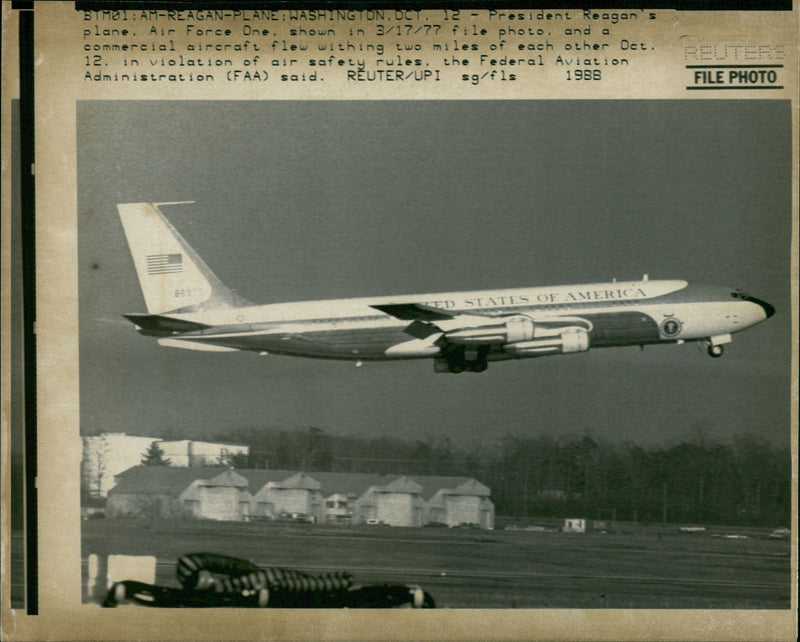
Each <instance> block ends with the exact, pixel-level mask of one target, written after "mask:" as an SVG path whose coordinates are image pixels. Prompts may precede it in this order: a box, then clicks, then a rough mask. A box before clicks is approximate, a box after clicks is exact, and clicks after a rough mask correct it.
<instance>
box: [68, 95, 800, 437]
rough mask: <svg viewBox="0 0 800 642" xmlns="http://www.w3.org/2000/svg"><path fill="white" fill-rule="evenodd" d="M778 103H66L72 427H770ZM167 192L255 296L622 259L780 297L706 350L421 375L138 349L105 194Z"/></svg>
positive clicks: (134, 296)
mask: <svg viewBox="0 0 800 642" xmlns="http://www.w3.org/2000/svg"><path fill="white" fill-rule="evenodd" d="M790 151H791V144H790V106H789V103H788V102H785V101H754V100H747V101H744V100H742V101H720V100H714V101H711V100H698V101H625V102H618V101H570V102H562V101H513V102H512V101H485V102H480V101H454V102H447V101H427V102H422V101H420V102H416V101H414V102H393V101H392V102H381V101H363V102H348V101H332V102H329V101H325V102H294V101H274V102H271V101H263V102H198V101H192V102H157V101H152V102H145V101H142V102H111V101H103V102H101V101H96V102H94V101H93V102H81V103H79V106H78V186H79V192H78V197H79V199H78V207H79V211H78V221H79V260H80V268H79V269H80V297H81V298H80V318H81V344H80V359H81V362H80V371H81V424H82V431H83V432H87V433H94V432H99V431H103V430H105V431H122V432H127V433H132V434H136V433H142V432H145V433H147V434H158V432H159V430H161V429H162V428H167V427H169V428H170V429H172V430H175V429H179V430H180V431H181V432H182V434H183V436H185V437H186V438H192V437H195V436H196V437H204V436H206V435H208V434H210V433H211V432H216V431H219V430H222V429H223V428H224V427H225V426H233V427H235V426H252V425H259V426H265V427H278V426H285V427H289V428H291V427H306V426H310V425H313V426H317V427H319V428H323V429H325V430H327V431H330V432H332V433H360V434H373V435H378V434H387V435H388V434H394V435H397V436H402V437H407V438H412V439H418V438H419V439H425V438H428V437H434V436H448V437H450V438H453V439H458V440H461V439H463V440H465V441H466V442H468V443H470V444H477V443H488V442H489V441H491V440H492V439H493V438H494V436H496V435H502V434H504V433H507V432H508V433H513V434H517V435H535V434H540V433H544V434H550V435H554V436H557V435H562V434H570V435H581V434H584V433H589V434H591V435H592V436H594V437H596V438H605V439H609V440H621V439H625V440H633V441H637V442H644V443H651V444H652V443H669V442H674V441H676V440H679V439H683V438H688V437H691V436H692V435H696V434H697V433H698V432H699V431H700V430H701V427H702V430H703V431H704V432H705V434H706V435H707V436H713V437H719V438H726V437H728V436H732V435H735V434H738V433H743V432H754V433H758V434H761V435H763V436H765V437H766V438H768V439H770V440H771V441H773V442H775V443H781V444H787V443H788V439H789V403H790V402H789V374H790V353H791V336H790V328H791V325H790V324H791V316H790V280H789V276H790V263H789V260H790V228H791V161H790ZM181 200H194V201H197V203H196V205H193V206H181V207H170V208H165V210H164V211H165V213H166V214H167V215H168V217H169V218H170V221H171V222H172V223H173V225H175V227H176V228H177V229H178V230H179V231H180V232H181V234H182V235H183V236H184V237H185V238H186V240H187V241H188V242H189V243H190V244H191V245H192V246H193V247H194V248H195V250H197V252H198V253H199V254H200V255H201V256H202V257H203V258H204V260H205V261H206V263H208V265H209V266H210V268H211V269H212V270H213V271H214V272H215V273H216V274H217V276H218V277H220V278H221V279H222V281H223V282H225V283H226V284H227V285H228V286H229V287H231V288H233V289H235V290H236V291H237V292H239V293H240V294H241V295H243V296H244V297H246V298H248V299H250V300H251V301H253V302H255V303H277V302H282V301H293V300H304V299H324V298H337V297H356V296H371V295H375V296H384V295H391V294H412V293H415V292H420V293H422V292H437V291H453V290H477V289H484V288H509V287H519V286H546V285H556V284H567V283H583V282H595V281H604V280H611V279H612V278H614V277H616V278H618V279H633V278H639V277H641V275H642V274H644V273H647V274H649V276H650V278H651V279H658V278H665V279H686V280H689V281H696V282H704V283H713V284H720V285H729V286H732V287H741V288H743V289H745V290H746V291H748V292H749V293H750V294H752V295H754V296H757V297H759V298H762V299H765V300H767V301H769V302H770V303H772V304H773V305H775V306H776V308H777V313H776V315H775V316H774V317H773V318H772V319H770V320H768V321H767V322H765V323H763V324H761V325H759V326H756V327H754V328H751V329H749V330H747V331H745V332H743V333H741V334H739V335H735V336H734V341H733V343H732V344H731V345H729V346H726V353H725V356H724V357H723V358H722V359H711V358H709V357H708V356H707V355H706V354H705V352H701V351H700V350H699V349H698V348H697V347H696V346H695V345H684V346H677V347H675V346H654V347H648V348H646V349H645V350H644V351H640V350H639V348H635V347H629V348H610V349H598V350H592V351H590V352H589V353H582V354H575V355H565V356H561V357H544V358H540V359H527V360H520V361H516V362H509V363H496V364H490V367H489V370H488V371H487V372H485V373H483V374H481V375H476V374H471V373H465V374H462V375H458V376H456V375H444V374H434V372H433V366H432V362H431V361H430V360H427V361H408V362H397V363H390V362H383V363H365V364H364V365H363V366H361V367H359V368H357V367H355V365H354V364H353V363H352V362H334V361H321V360H309V359H297V358H290V357H280V356H268V357H260V356H258V355H257V354H255V353H220V354H215V353H206V352H192V351H187V350H177V349H171V348H164V347H160V346H158V344H157V343H156V342H155V341H154V340H153V339H148V338H146V337H142V336H140V335H138V334H137V333H136V332H135V331H134V329H133V326H132V325H130V324H129V323H127V322H126V321H124V320H123V319H122V317H121V315H122V314H123V313H126V312H144V311H145V307H144V300H143V298H142V295H141V291H140V289H139V285H138V281H137V279H136V275H135V271H134V266H133V262H132V259H131V257H130V253H129V252H128V249H127V244H126V243H125V239H124V235H123V231H122V226H121V224H120V221H119V218H118V216H117V212H116V208H115V205H116V204H117V203H120V202H138V201H181Z"/></svg>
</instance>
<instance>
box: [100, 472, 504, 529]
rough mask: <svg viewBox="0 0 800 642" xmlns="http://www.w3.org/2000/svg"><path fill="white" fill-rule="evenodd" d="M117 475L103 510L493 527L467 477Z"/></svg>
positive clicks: (487, 507) (486, 502)
mask: <svg viewBox="0 0 800 642" xmlns="http://www.w3.org/2000/svg"><path fill="white" fill-rule="evenodd" d="M116 482H117V483H116V485H115V486H114V488H112V489H111V490H110V491H109V494H108V501H107V508H106V513H107V515H108V516H109V517H117V516H122V515H137V516H152V517H189V518H197V519H214V520H224V521H245V520H250V519H266V520H279V519H297V520H303V521H313V522H315V523H322V522H328V523H353V524H359V523H367V524H387V525H391V526H424V525H425V524H428V523H433V522H435V523H439V524H446V525H448V526H459V525H463V524H471V525H475V526H479V527H481V528H486V529H491V528H493V527H494V505H493V504H492V502H491V500H490V490H489V488H487V487H486V486H484V485H483V484H481V483H480V482H478V481H477V480H475V479H471V478H467V477H440V476H418V475H413V476H411V475H409V476H406V475H372V474H359V473H305V472H298V471H280V470H275V471H270V470H233V469H227V468H219V467H216V468H173V467H171V466H136V467H133V468H131V469H129V470H127V471H125V472H123V473H121V474H119V475H117V477H116Z"/></svg>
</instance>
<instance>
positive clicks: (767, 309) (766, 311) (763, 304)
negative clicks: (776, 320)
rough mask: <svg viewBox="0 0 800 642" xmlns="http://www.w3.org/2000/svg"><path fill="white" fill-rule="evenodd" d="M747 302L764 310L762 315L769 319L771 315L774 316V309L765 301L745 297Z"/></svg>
mask: <svg viewBox="0 0 800 642" xmlns="http://www.w3.org/2000/svg"><path fill="white" fill-rule="evenodd" d="M747 300H748V301H752V302H753V303H757V304H758V305H760V306H761V307H762V308H763V309H764V314H766V315H767V318H768V319H769V318H770V317H771V316H772V315H773V314H775V307H774V306H772V305H770V304H769V303H767V302H766V301H762V300H761V299H756V298H755V297H752V296H751V297H747Z"/></svg>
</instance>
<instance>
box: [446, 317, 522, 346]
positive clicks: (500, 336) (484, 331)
mask: <svg viewBox="0 0 800 642" xmlns="http://www.w3.org/2000/svg"><path fill="white" fill-rule="evenodd" d="M533 337H534V324H533V320H532V319H529V318H528V317H523V316H519V317H511V318H510V319H508V320H506V321H505V322H503V323H501V324H497V325H485V326H481V327H478V328H468V329H464V330H453V331H452V332H448V333H446V334H445V338H446V339H447V340H448V341H449V342H450V343H457V344H460V345H466V346H480V345H491V344H497V343H519V342H522V341H530V340H531V339H533Z"/></svg>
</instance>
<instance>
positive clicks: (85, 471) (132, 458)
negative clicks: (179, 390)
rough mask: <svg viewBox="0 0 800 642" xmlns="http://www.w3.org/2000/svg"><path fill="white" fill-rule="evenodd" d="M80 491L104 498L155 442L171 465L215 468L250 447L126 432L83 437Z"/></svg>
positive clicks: (137, 463)
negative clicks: (168, 439)
mask: <svg viewBox="0 0 800 642" xmlns="http://www.w3.org/2000/svg"><path fill="white" fill-rule="evenodd" d="M81 442H82V446H83V456H82V458H81V488H83V489H84V490H85V491H86V492H88V494H89V495H90V496H92V497H105V496H106V495H107V494H108V491H109V490H110V489H111V487H112V486H113V485H114V483H115V481H114V478H115V477H116V476H117V475H119V474H120V473H122V472H123V471H125V470H128V469H129V468H131V467H132V466H138V465H139V464H140V463H141V461H142V457H143V456H144V454H145V452H146V451H147V449H148V448H149V447H150V446H151V445H152V443H153V442H156V443H157V444H158V446H159V448H161V451H162V452H163V453H164V457H165V458H167V459H169V460H170V465H171V466H176V467H187V466H209V465H211V466H214V465H220V464H221V463H224V462H225V460H226V459H227V458H228V457H230V456H233V455H237V454H241V455H248V454H249V452H250V448H249V446H245V445H243V444H231V443H221V442H212V441H193V440H189V439H183V440H179V441H164V440H163V439H159V438H157V437H142V436H139V435H128V434H125V433H123V432H110V433H103V434H102V435H92V436H84V437H81Z"/></svg>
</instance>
